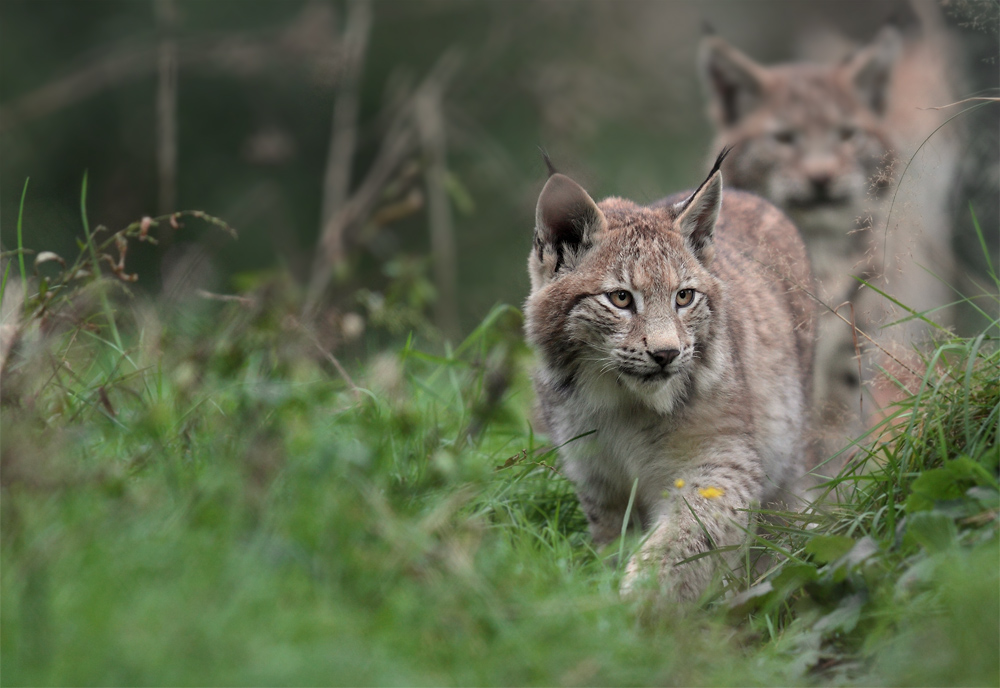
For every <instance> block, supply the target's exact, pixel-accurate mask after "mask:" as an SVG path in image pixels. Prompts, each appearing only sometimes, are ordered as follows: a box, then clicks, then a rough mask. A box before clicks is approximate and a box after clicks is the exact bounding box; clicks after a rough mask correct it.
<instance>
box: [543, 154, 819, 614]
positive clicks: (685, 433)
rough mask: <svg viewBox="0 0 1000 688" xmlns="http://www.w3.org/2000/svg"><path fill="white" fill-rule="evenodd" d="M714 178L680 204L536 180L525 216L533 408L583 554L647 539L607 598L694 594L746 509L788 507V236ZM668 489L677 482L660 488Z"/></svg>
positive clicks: (792, 269)
mask: <svg viewBox="0 0 1000 688" xmlns="http://www.w3.org/2000/svg"><path fill="white" fill-rule="evenodd" d="M719 163H721V157H720V160H719V161H718V162H717V163H716V167H715V169H713V171H712V173H711V174H710V175H709V177H708V179H707V180H706V181H705V182H704V183H703V184H702V185H701V187H699V188H698V190H697V191H695V192H694V193H691V194H685V195H683V196H678V197H673V198H668V199H665V200H663V201H661V202H658V203H654V204H652V205H650V206H639V205H636V204H635V203H632V202H630V201H627V200H624V199H621V198H609V199H606V200H604V201H602V202H601V203H599V204H598V203H595V202H594V201H593V200H592V199H591V198H590V196H589V195H588V194H587V193H586V191H584V190H583V189H582V188H581V187H580V186H579V185H578V184H576V183H575V182H574V181H572V180H571V179H569V178H568V177H566V176H563V175H561V174H553V175H552V176H551V177H550V178H549V180H548V182H547V183H546V185H545V188H544V189H543V190H542V193H541V196H540V197H539V200H538V207H537V210H536V226H535V243H534V248H533V250H532V252H531V255H530V257H529V261H528V270H529V273H530V275H531V283H532V289H531V294H530V296H529V297H528V300H527V303H526V305H525V316H526V326H525V329H526V333H527V336H528V339H529V341H530V342H531V343H532V345H533V346H534V347H535V348H536V350H537V352H538V355H539V359H540V360H539V366H538V369H537V370H536V374H535V389H536V392H537V394H538V402H539V411H540V414H541V416H542V419H543V422H544V424H545V425H546V426H547V429H548V432H549V433H550V436H551V439H552V440H553V442H554V443H555V444H556V445H559V446H560V458H561V461H562V464H563V468H564V471H565V473H566V475H567V476H568V477H569V478H570V480H572V481H573V482H574V484H575V486H576V488H577V493H578V494H579V497H580V502H581V505H582V507H583V510H584V512H585V513H586V515H587V518H588V521H589V523H590V530H591V534H592V535H593V537H594V540H595V541H596V542H597V543H598V544H604V543H607V542H609V541H610V540H612V539H613V538H614V537H616V536H617V535H618V534H619V533H620V531H621V528H622V525H623V520H624V518H625V513H626V508H627V506H628V502H629V497H630V493H631V492H632V489H633V486H635V499H634V504H633V508H632V511H631V513H632V515H633V518H634V519H635V524H636V525H638V526H639V527H641V528H643V529H648V530H651V534H650V536H649V538H648V539H647V541H646V544H645V545H644V546H643V548H642V550H641V551H640V552H639V554H638V555H637V556H636V558H635V559H634V560H633V561H632V562H630V564H629V568H628V573H627V575H626V578H625V580H624V582H623V590H626V591H627V590H631V589H634V588H635V586H636V585H637V584H638V583H639V581H640V580H641V579H642V578H643V576H644V574H645V573H647V572H650V571H652V572H655V573H656V574H657V578H658V580H659V584H660V586H661V589H663V590H664V591H666V592H667V593H668V594H670V595H673V596H675V597H678V598H684V599H692V598H695V597H697V596H698V595H699V594H700V593H701V592H702V591H703V590H704V588H705V586H706V585H707V584H708V582H709V580H710V579H711V577H712V574H713V571H714V568H715V565H716V564H717V558H715V557H703V558H700V559H697V560H696V561H694V562H690V563H685V564H683V565H680V564H679V562H681V561H683V560H685V559H687V558H689V557H691V556H693V555H695V554H697V553H699V552H704V551H707V550H708V549H710V548H711V547H712V546H715V547H724V546H726V545H738V544H740V543H742V542H744V540H745V539H746V529H747V528H748V527H749V516H748V513H747V509H748V508H749V507H750V506H751V505H753V504H760V503H773V502H778V501H785V500H789V499H791V497H790V493H789V490H790V488H791V487H792V485H793V484H794V483H795V482H796V480H797V478H798V476H799V474H800V472H801V468H802V466H803V465H804V464H805V463H806V461H807V459H808V449H807V446H808V438H807V426H808V418H809V401H808V400H809V387H810V374H811V362H812V347H813V327H814V325H813V321H814V317H813V304H812V302H811V301H810V299H809V297H808V296H807V295H806V293H805V291H804V289H805V290H808V289H809V288H810V284H811V277H810V274H809V268H808V260H806V256H805V250H804V247H803V245H802V243H801V241H800V239H799V237H798V235H797V233H796V231H795V228H794V226H792V224H791V223H790V222H789V221H788V219H787V218H786V217H785V216H784V215H782V214H781V213H780V212H779V211H778V210H777V209H775V208H774V207H773V206H771V205H769V204H768V203H767V202H765V201H763V200H762V199H760V198H757V197H755V196H752V195H750V194H746V193H740V192H727V193H726V194H723V193H722V177H721V173H720V172H719V168H718V165H719ZM678 485H681V486H683V487H677V486H678Z"/></svg>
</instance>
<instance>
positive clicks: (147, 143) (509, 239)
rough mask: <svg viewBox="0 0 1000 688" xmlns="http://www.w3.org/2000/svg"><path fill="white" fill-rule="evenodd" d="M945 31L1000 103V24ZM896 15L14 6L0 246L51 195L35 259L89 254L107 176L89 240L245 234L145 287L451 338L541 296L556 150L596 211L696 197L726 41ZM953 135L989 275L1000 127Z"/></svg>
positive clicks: (189, 258) (782, 45) (142, 251)
mask: <svg viewBox="0 0 1000 688" xmlns="http://www.w3.org/2000/svg"><path fill="white" fill-rule="evenodd" d="M942 15H943V17H944V19H945V21H946V22H947V24H948V25H949V27H950V29H951V30H952V31H953V32H954V33H955V35H956V37H957V39H958V40H957V42H956V44H957V45H959V46H960V49H961V53H960V54H957V55H953V56H943V57H944V58H947V59H949V60H950V61H952V63H953V67H954V69H955V73H956V75H957V77H956V92H957V93H959V94H960V95H962V96H963V97H965V96H968V95H972V94H976V93H980V94H981V93H984V92H985V93H986V94H987V95H995V93H996V91H995V89H996V87H997V86H998V65H997V55H998V48H997V40H998V39H997V4H996V3H995V2H993V1H992V0H986V1H983V2H954V1H953V2H945V3H944V6H943V10H942ZM889 18H893V20H894V21H897V22H900V23H902V24H903V25H904V26H905V25H906V22H908V21H910V20H911V19H912V15H911V10H910V8H909V5H908V4H907V3H906V2H902V1H896V0H879V1H870V0H832V1H831V0H828V1H819V2H805V1H801V0H757V1H755V2H740V1H735V0H707V1H699V2H694V1H682V0H673V1H653V0H629V1H626V2H609V1H583V0H581V1H574V2H566V1H562V2H555V1H552V2H544V1H543V2H526V1H521V0H484V1H480V2H461V1H457V0H425V1H419V2H418V1H414V0H378V1H376V2H373V3H370V4H368V3H342V2H333V1H327V0H299V1H296V0H281V1H278V0H187V1H186V0H149V1H142V0H88V1H87V2H79V1H73V0H4V2H3V4H2V5H0V22H2V23H0V230H2V234H0V239H2V242H3V245H4V247H5V248H8V249H9V248H10V247H12V246H16V236H15V225H16V219H17V213H18V202H19V198H20V194H21V191H22V186H23V184H24V180H25V178H27V177H30V179H31V181H30V186H29V189H28V193H27V198H26V201H25V211H24V220H25V222H24V226H25V236H24V244H25V246H27V247H30V248H33V249H35V250H50V251H55V252H56V253H59V254H63V255H69V254H72V253H74V252H75V250H76V249H75V241H76V239H77V238H78V237H80V236H81V231H80V219H79V217H80V216H79V194H80V187H81V181H82V178H83V174H84V171H85V170H86V171H88V175H89V190H88V199H87V203H88V209H89V213H90V221H91V224H92V225H98V224H101V225H105V226H107V227H109V228H110V229H111V230H112V231H114V230H117V229H120V228H121V227H123V226H124V225H126V224H127V223H129V222H132V221H135V220H137V219H139V218H141V217H143V216H146V215H156V214H162V213H168V212H172V211H174V210H185V209H198V210H203V211H205V212H208V213H210V214H212V215H216V216H218V217H221V218H223V219H224V220H226V221H227V222H228V223H230V224H231V225H232V226H234V227H235V228H236V229H237V230H238V232H239V235H240V236H239V240H238V241H237V242H235V243H233V242H231V241H229V240H228V239H217V235H216V234H215V233H212V232H206V231H203V230H202V229H200V228H198V227H195V226H194V225H192V227H190V228H185V229H183V230H181V231H172V230H171V229H170V228H166V234H163V233H161V234H160V236H161V238H162V244H163V245H161V246H160V247H159V248H152V247H149V246H148V245H140V246H137V247H136V248H135V249H134V251H133V252H130V255H129V259H128V260H129V271H130V272H136V273H138V275H139V277H140V279H139V281H138V283H137V286H138V288H139V289H140V290H145V291H147V292H152V293H159V292H161V290H164V291H165V293H166V294H167V297H169V295H170V294H171V293H174V292H182V291H184V290H191V289H193V288H202V289H204V290H207V291H211V292H218V293H229V292H232V291H241V290H246V289H249V288H253V287H255V286H259V285H261V284H265V283H271V284H274V283H280V284H282V285H283V287H282V288H283V289H285V290H286V293H287V294H289V295H290V298H292V299H293V302H294V303H296V304H297V305H298V304H300V303H305V305H306V307H307V308H309V307H312V308H316V307H317V306H318V305H319V304H320V303H323V304H326V305H325V306H324V308H326V311H324V313H325V315H326V317H327V318H328V319H330V320H331V322H333V323H334V324H335V325H337V326H338V327H341V328H342V327H343V326H344V325H345V323H344V321H343V317H344V315H345V314H348V313H355V314H357V315H360V316H361V317H362V318H363V320H359V319H357V318H354V319H353V320H352V321H351V322H350V323H349V324H350V325H351V327H349V328H348V329H352V328H353V330H357V329H358V325H359V324H360V323H362V322H368V323H371V322H372V321H375V322H376V323H381V325H383V326H384V327H383V329H385V330H388V331H389V333H390V334H397V335H399V334H406V331H407V330H408V329H412V328H413V327H414V323H415V322H417V321H419V320H420V314H421V313H426V314H430V313H434V318H435V321H436V324H437V326H438V327H437V330H438V331H440V332H444V333H446V334H447V335H450V336H451V337H452V338H453V339H454V337H455V336H457V335H459V334H461V333H463V332H467V331H468V330H469V329H470V328H471V327H472V326H473V325H474V324H475V323H476V322H478V321H479V320H480V319H481V318H482V317H483V315H484V314H485V313H486V312H487V311H488V309H489V308H490V306H491V305H493V304H495V303H497V302H507V303H512V304H520V303H521V301H522V299H523V297H524V295H525V294H526V292H527V276H526V274H525V269H524V258H525V255H526V254H527V250H528V247H529V246H530V241H531V227H532V222H533V212H534V203H535V199H536V196H537V193H538V190H539V189H540V186H541V184H542V182H543V181H544V179H545V176H546V173H545V166H544V163H543V161H542V157H541V155H540V154H539V147H541V148H543V149H544V150H546V151H547V152H548V153H549V154H550V155H551V157H552V159H553V161H554V162H555V164H556V166H557V167H558V168H559V169H561V170H563V171H566V172H568V173H570V174H572V175H574V176H575V177H576V178H578V179H579V180H580V181H581V182H582V183H583V184H584V186H586V187H587V188H588V189H589V190H590V191H591V193H592V194H593V195H594V196H595V197H602V196H605V195H612V194H615V195H627V196H629V197H632V198H634V199H635V200H639V201H649V200H653V199H656V198H658V197H660V196H662V195H665V194H666V193H669V192H673V191H677V190H679V189H682V188H688V187H690V186H691V185H693V184H695V183H696V182H697V181H698V180H700V179H701V177H702V175H703V174H704V172H705V169H706V165H707V160H708V159H709V158H710V157H711V156H712V155H713V154H714V151H710V150H709V141H710V138H711V131H710V127H709V124H708V121H707V118H706V117H705V116H704V113H705V105H704V98H703V94H702V92H701V88H700V85H699V83H698V79H697V75H696V70H695V57H696V52H697V41H698V39H699V37H700V35H701V34H702V31H703V27H704V26H705V25H706V24H708V25H711V26H712V27H713V28H714V30H715V31H716V32H718V33H719V34H720V35H722V36H724V37H725V38H726V39H727V40H729V41H731V42H732V43H733V44H734V45H737V46H739V47H740V48H741V49H743V50H744V51H745V52H747V54H749V55H752V56H754V57H755V58H756V59H758V60H760V61H761V62H764V63H771V62H775V61H781V60H788V59H794V58H795V57H797V56H799V55H801V54H803V52H807V51H806V50H804V46H803V45H801V42H802V36H807V35H809V33H808V31H809V29H810V28H816V27H822V28H833V29H835V30H836V31H838V32H840V33H842V34H843V35H844V36H845V37H846V38H847V39H848V40H849V41H852V42H855V43H858V44H860V43H863V42H866V41H868V40H869V39H870V38H871V37H872V36H873V35H874V33H875V32H876V31H877V29H878V27H879V26H880V25H881V24H882V23H883V22H885V21H886V20H887V19H889ZM806 47H807V48H808V46H806ZM813 47H815V46H813ZM825 57H829V58H835V57H837V55H829V56H825ZM989 89H993V91H992V92H987V91H988V90H989ZM927 105H928V106H935V105H946V103H927ZM956 111H957V109H956ZM953 126H960V127H962V130H963V132H964V135H965V141H964V143H963V146H964V152H963V156H962V158H963V160H964V163H963V168H962V176H961V178H960V179H957V180H942V183H944V184H951V185H953V193H952V197H953V198H954V212H955V221H956V239H955V241H956V243H957V246H956V249H957V250H958V253H959V255H960V256H961V257H962V258H963V259H964V260H966V261H967V262H968V263H969V264H970V265H971V266H972V267H973V270H975V269H979V268H981V266H982V264H983V259H982V252H981V250H980V249H979V247H978V243H977V239H976V238H975V234H974V232H973V231H972V228H971V224H970V221H969V211H968V207H969V204H970V203H972V204H973V205H974V207H975V210H976V213H977V214H978V216H979V218H980V220H981V224H982V226H983V227H985V228H990V227H996V226H997V205H998V200H997V193H998V191H997V189H998V184H1000V181H998V172H997V162H998V160H1000V149H998V127H1000V119H998V109H997V108H996V107H986V108H981V109H979V110H977V111H976V112H974V113H972V114H970V115H966V116H963V117H960V118H958V119H956V121H955V122H954V123H953ZM987 233H988V234H989V233H990V232H989V230H987ZM991 238H992V239H993V240H994V241H996V237H995V236H992V237H991ZM992 248H993V250H994V251H995V249H996V246H995V244H994V246H993V247H992ZM324 295H325V297H324V298H321V297H323V296H324ZM352 317H353V316H352ZM370 330H371V328H370Z"/></svg>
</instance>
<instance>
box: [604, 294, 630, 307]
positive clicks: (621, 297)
mask: <svg viewBox="0 0 1000 688" xmlns="http://www.w3.org/2000/svg"><path fill="white" fill-rule="evenodd" d="M608 298H609V299H611V305H612V306H614V307H616V308H628V307H629V306H631V305H632V294H630V293H629V292H627V291H625V290H624V289H619V290H618V291H612V292H608Z"/></svg>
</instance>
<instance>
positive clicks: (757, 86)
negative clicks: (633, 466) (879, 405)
mask: <svg viewBox="0 0 1000 688" xmlns="http://www.w3.org/2000/svg"><path fill="white" fill-rule="evenodd" d="M918 47H919V46H918ZM916 49H917V48H915V47H913V46H909V45H904V41H903V38H902V35H901V34H900V32H899V31H898V30H897V29H896V28H894V27H891V26H889V27H885V28H883V29H882V30H881V31H880V32H879V33H878V34H877V35H876V37H875V38H874V40H873V41H872V42H871V43H870V44H869V45H867V46H864V47H862V48H861V49H859V50H857V51H855V52H854V53H853V54H852V55H850V56H849V57H848V58H847V59H845V60H842V61H840V62H837V63H834V64H810V63H804V62H797V63H790V64H783V65H776V66H771V67H765V66H762V65H760V64H758V63H756V62H754V61H753V60H752V59H750V58H749V57H747V56H746V55H744V54H743V53H741V52H740V51H738V50H737V49H736V48H734V47H732V46H731V45H729V44H728V43H727V42H725V41H724V40H723V39H721V38H719V37H717V36H708V37H706V38H705V39H704V40H703V42H702V46H701V52H700V56H699V63H700V69H701V76H702V80H703V82H704V83H705V86H706V90H707V91H708V93H709V96H710V104H711V115H712V119H713V121H714V123H715V125H716V130H717V134H718V135H717V137H716V145H720V146H721V145H726V146H732V147H733V153H732V155H730V156H729V158H728V159H727V161H726V164H725V165H724V166H723V172H724V173H725V175H726V179H727V182H729V183H730V184H731V185H732V186H735V187H737V188H742V189H748V190H751V191H754V192H756V193H759V194H761V195H762V196H764V197H766V198H768V199H769V200H770V201H771V202H773V203H775V204H776V205H778V206H779V207H780V208H782V209H783V210H785V212H787V213H788V215H789V216H790V217H791V218H792V220H793V221H794V222H795V223H796V225H798V227H799V228H800V229H801V231H802V234H803V237H804V238H805V241H806V244H807V246H808V249H809V254H810V257H811V259H812V264H813V269H814V273H815V276H816V280H817V283H818V294H819V298H820V299H821V300H822V301H823V302H825V303H826V304H827V305H829V306H830V307H831V308H836V307H838V306H840V305H841V304H843V303H844V302H850V303H851V304H853V305H854V311H855V316H856V322H857V324H858V325H859V326H860V327H861V328H862V329H863V330H864V331H865V332H867V333H868V334H870V335H872V336H874V337H875V338H876V341H878V343H879V346H880V347H882V348H884V349H892V348H895V352H896V356H897V357H899V356H904V357H905V355H906V354H905V351H906V350H907V349H908V348H909V346H910V345H911V342H912V341H913V340H916V339H919V338H920V337H923V336H926V335H927V332H926V330H922V329H921V327H920V323H919V321H917V320H913V321H910V322H909V323H908V324H906V325H904V326H902V327H893V328H889V329H887V330H885V331H880V330H881V328H882V327H884V326H885V325H887V324H889V323H890V322H892V321H894V320H897V319H899V318H901V317H902V316H903V315H905V313H899V312H894V311H895V309H894V306H893V305H892V303H891V302H889V301H888V300H886V299H883V298H882V297H880V296H878V295H877V294H876V293H874V292H872V291H871V290H868V289H860V288H859V285H860V283H859V281H858V279H856V277H860V278H863V279H865V280H868V281H869V282H871V283H873V284H875V285H876V286H877V287H879V288H880V289H882V290H884V291H886V292H887V293H889V294H892V295H894V296H895V297H897V298H899V299H900V300H901V301H902V302H903V303H905V304H906V305H908V306H910V307H913V308H915V309H917V310H919V311H923V310H927V309H933V308H936V307H939V306H942V305H944V304H946V303H947V302H948V301H949V292H948V288H947V287H946V286H944V283H943V282H942V281H941V280H940V279H939V277H940V278H943V279H945V280H946V279H947V277H948V273H949V269H950V260H949V257H950V251H949V250H948V246H949V231H948V223H947V221H946V220H945V215H944V212H943V209H944V207H945V205H946V203H945V194H946V191H947V189H948V176H949V173H950V170H951V167H952V166H953V160H952V156H953V151H952V149H951V148H950V147H949V144H947V143H946V145H944V146H940V145H938V146H937V148H936V150H935V151H934V158H935V159H934V169H933V170H931V171H930V172H927V173H924V174H923V179H922V181H923V184H922V185H918V186H916V187H915V186H914V183H913V182H912V181H911V182H910V186H909V187H907V188H905V189H902V193H899V191H900V187H898V186H897V182H898V180H899V171H900V168H901V166H902V165H901V162H900V161H901V160H903V161H906V160H907V159H908V157H902V158H901V157H900V156H908V154H909V153H910V152H912V151H913V150H915V149H916V147H917V144H918V143H921V142H922V141H923V136H920V137H919V138H917V137H918V136H919V132H923V135H924V136H926V135H927V134H929V133H930V132H931V131H932V130H933V127H934V125H935V124H936V122H937V120H939V119H940V115H936V114H934V113H930V114H929V113H928V112H927V111H920V110H918V108H917V105H924V106H929V105H941V104H944V103H946V102H948V100H947V99H946V98H947V96H944V95H941V94H940V93H938V92H932V91H929V90H928V89H930V88H931V86H930V84H933V83H934V79H933V75H932V73H931V72H929V71H928V70H927V69H923V71H922V73H914V72H915V67H917V66H919V65H923V66H924V67H926V66H927V65H928V64H933V63H934V61H936V62H937V63H940V62H941V61H942V60H943V56H942V55H940V54H938V55H936V56H935V59H934V60H928V59H926V58H927V56H926V55H923V53H918V52H915V50H916ZM918 57H920V58H921V59H922V60H923V61H922V62H920V61H917V58H918ZM904 60H905V64H901V61H904ZM907 89H909V90H907ZM920 122H923V126H921V125H920ZM914 139H916V140H914ZM938 143H939V142H938V141H935V144H938ZM920 172H923V171H922V170H921V171H920ZM914 177H916V178H917V179H918V180H919V179H920V178H921V177H920V173H919V172H918V170H917V166H915V167H914V169H911V170H910V178H911V180H912V179H914ZM893 198H895V199H896V202H895V206H894V208H893V218H892V226H891V227H890V226H888V220H889V216H888V211H889V204H890V201H891V199H893ZM935 275H937V276H935ZM840 312H841V314H842V315H843V316H844V317H846V318H849V317H850V311H849V309H847V308H841V309H840ZM819 332H820V335H819V338H818V342H819V343H818V348H817V370H818V373H817V384H816V389H815V396H816V401H817V406H818V408H820V412H821V418H822V422H821V430H822V431H823V432H825V433H826V434H827V441H826V443H825V446H824V450H825V452H826V453H827V455H829V454H831V453H833V452H834V451H836V450H837V449H839V448H841V447H842V446H843V445H844V440H845V436H852V437H853V436H857V435H859V434H860V433H861V431H862V430H863V427H864V420H865V419H864V418H862V417H861V415H860V414H859V398H860V391H861V379H860V377H859V375H858V362H857V361H856V359H855V347H856V344H855V337H854V334H853V333H852V331H851V327H850V326H849V325H848V324H846V323H844V322H843V321H842V320H840V319H839V318H837V317H836V316H834V315H833V314H832V313H825V314H824V315H823V316H822V317H821V319H820V324H819ZM860 339H861V344H862V346H863V345H864V344H865V343H866V342H865V340H864V339H863V338H860ZM896 344H898V346H896ZM876 360H877V362H878V364H880V365H884V366H891V365H892V359H888V358H879V359H876ZM900 372H902V371H900V370H897V371H895V373H896V374H897V375H899V374H900ZM865 375H866V376H868V375H869V373H868V372H867V371H866V373H865Z"/></svg>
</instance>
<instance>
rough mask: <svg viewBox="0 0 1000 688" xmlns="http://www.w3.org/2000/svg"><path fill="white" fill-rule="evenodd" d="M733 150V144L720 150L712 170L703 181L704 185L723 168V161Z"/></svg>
mask: <svg viewBox="0 0 1000 688" xmlns="http://www.w3.org/2000/svg"><path fill="white" fill-rule="evenodd" d="M732 152H733V147H732V146H726V147H725V148H723V149H722V151H720V152H719V155H718V157H716V158H715V164H714V165H712V170H711V171H710V172H709V173H708V177H707V178H706V179H705V181H704V182H702V186H704V185H705V182H707V181H708V179H710V178H711V177H712V175H713V174H715V173H716V172H718V171H719V170H720V169H722V161H723V160H725V159H726V156H727V155H729V154H730V153H732Z"/></svg>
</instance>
